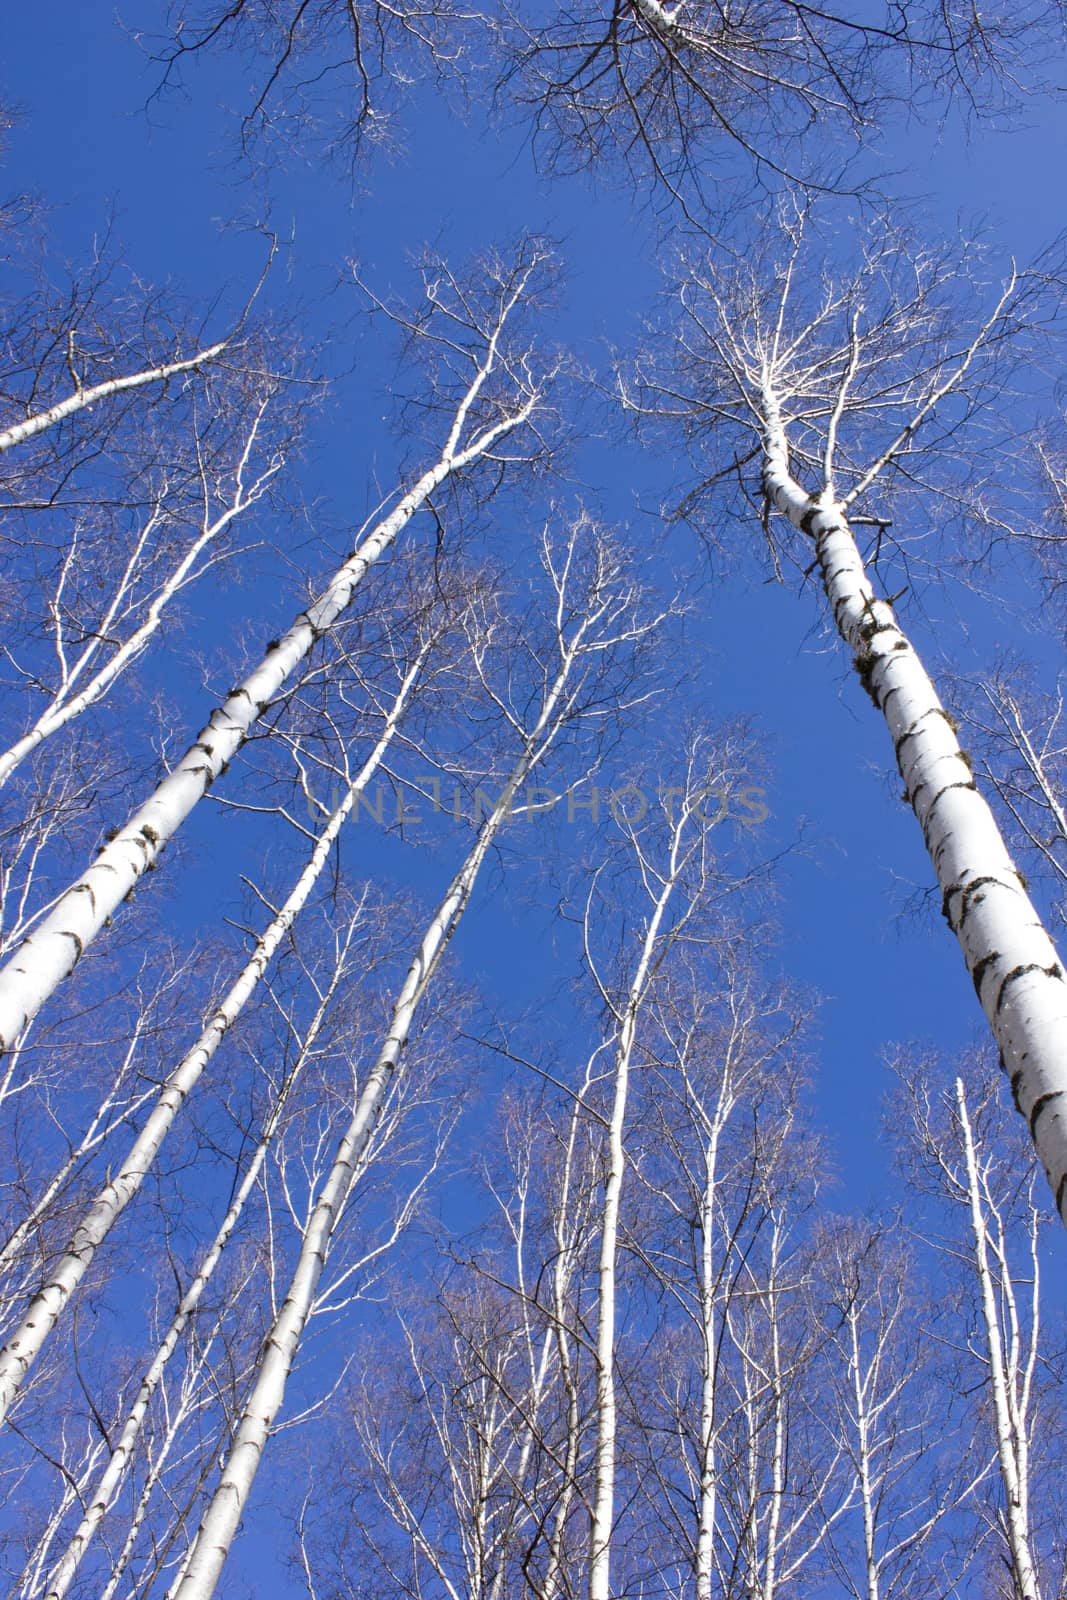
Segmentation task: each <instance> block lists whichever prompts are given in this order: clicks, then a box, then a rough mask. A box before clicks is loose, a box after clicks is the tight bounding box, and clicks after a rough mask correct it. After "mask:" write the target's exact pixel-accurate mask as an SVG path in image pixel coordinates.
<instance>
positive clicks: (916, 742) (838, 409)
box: [623, 203, 1067, 1220]
mask: <svg viewBox="0 0 1067 1600" xmlns="http://www.w3.org/2000/svg"><path fill="white" fill-rule="evenodd" d="M809 223H810V213H809V210H808V208H807V207H800V208H797V207H794V206H793V205H792V204H791V203H790V204H788V205H787V207H786V209H785V211H784V213H783V214H782V216H781V217H780V228H779V231H778V234H777V238H776V239H775V240H773V241H772V242H770V243H768V245H767V246H766V247H765V248H764V250H763V251H762V253H761V252H760V251H759V250H754V251H748V252H746V253H745V254H744V255H743V256H742V257H739V258H737V259H734V260H729V261H728V263H727V262H724V261H723V260H722V259H721V258H719V259H713V260H712V261H710V262H704V263H703V264H701V263H699V262H697V263H695V264H694V265H693V268H692V271H691V272H690V273H689V275H688V276H687V277H686V280H685V282H684V284H683V287H682V290H681V302H682V319H683V320H682V328H681V331H680V333H679V334H678V346H677V366H676V372H675V375H674V376H673V377H671V378H666V379H664V380H657V379H655V378H653V380H652V382H651V391H652V392H651V394H650V395H648V396H647V397H646V398H642V397H641V391H640V390H637V389H633V390H631V389H629V388H627V387H626V385H625V384H624V388H623V396H624V400H625V401H626V403H627V404H629V405H630V406H632V407H633V408H634V409H636V410H643V409H648V410H655V409H658V410H659V413H660V415H661V416H667V417H671V418H673V419H674V420H675V421H676V422H681V423H682V424H683V425H685V426H687V427H688V428H689V429H690V430H691V432H692V436H693V439H694V442H695V444H696V445H697V446H698V448H700V449H701V450H704V449H706V446H707V443H708V439H709V436H711V437H717V436H718V434H719V433H722V434H724V435H725V436H726V438H727V439H728V441H729V443H728V444H727V447H726V452H724V454H723V455H720V456H719V458H718V460H717V461H716V463H715V465H714V466H713V468H712V470H711V472H710V473H708V474H707V475H706V476H705V478H704V480H703V482H702V484H701V486H700V488H699V489H698V490H697V491H695V492H694V493H693V494H692V495H691V496H690V498H689V501H688V503H687V509H688V510H689V511H690V512H692V513H694V514H695V513H696V512H697V510H698V508H699V506H700V504H701V503H702V500H703V498H704V496H705V495H707V494H708V493H710V491H711V487H712V485H713V483H714V482H715V481H716V478H717V477H718V478H722V477H729V476H730V475H731V474H732V473H733V472H734V471H736V470H737V468H738V466H739V465H741V464H744V463H746V462H748V461H755V462H758V464H759V469H760V481H761V486H762V491H763V503H764V522H765V527H766V528H767V536H768V538H769V539H772V541H773V539H774V538H775V537H776V533H775V531H774V529H775V528H776V525H777V523H778V522H779V521H780V522H781V523H784V524H785V526H786V528H787V529H788V535H787V545H786V551H787V554H788V556H789V558H790V559H791V560H793V561H795V562H796V564H797V566H798V568H799V569H801V570H806V569H808V568H809V566H810V569H811V570H815V571H817V572H818V573H819V576H820V579H821V582H822V587H823V591H824V594H825V597H826V603H827V606H828V608H829V613H830V617H831V618H832V621H833V624H834V627H835V628H836V630H837V632H838V634H839V635H840V638H841V640H842V641H843V642H844V644H845V645H846V647H847V648H848V649H849V650H850V651H851V652H852V656H853V661H854V665H855V669H856V672H857V674H858V676H859V678H860V682H861V683H862V685H863V687H864V688H865V690H866V691H867V693H868V694H869V696H870V698H871V700H872V702H873V704H874V706H875V708H876V709H877V710H878V711H879V712H880V713H881V715H882V716H883V717H884V719H885V722H886V726H887V728H888V730H889V733H890V736H891V738H892V741H893V750H894V754H895V756H896V760H897V765H898V768H899V771H900V775H901V777H902V779H903V781H904V785H905V798H906V801H907V803H908V804H909V805H910V806H911V808H912V810H913V811H914V813H915V816H916V819H917V821H918V823H919V825H920V827H921V829H922V833H923V839H924V842H925V844H926V848H927V851H928V854H929V857H930V861H931V864H932V865H933V868H934V870H935V873H936V875H937V881H938V884H939V886H940V889H941V893H942V902H943V907H944V914H945V918H946V920H947V922H948V924H949V926H950V928H951V929H952V931H953V933H954V934H955V936H956V938H957V939H958V941H959V944H960V948H961V950H962V952H963V955H964V958H965V960H966V963H967V968H968V971H969V973H970V975H971V978H972V981H973V983H974V987H975V990H976V992H977V994H978V996H979V999H980V1001H981V1004H982V1007H983V1009H984V1011H985V1014H986V1017H987V1020H988V1022H989V1024H990V1027H991V1029H992V1031H993V1034H994V1036H995V1038H996V1040H997V1043H998V1045H999V1046H1000V1051H1001V1055H1002V1058H1003V1061H1004V1065H1005V1070H1006V1072H1007V1075H1008V1078H1009V1080H1010V1083H1011V1089H1012V1093H1013V1096H1014V1098H1015V1102H1016V1104H1017V1106H1018V1107H1019V1109H1020V1111H1021V1112H1022V1114H1023V1115H1024V1116H1025V1117H1026V1118H1027V1121H1028V1123H1029V1126H1030V1129H1031V1133H1032V1135H1033V1138H1034V1142H1035V1144H1036V1146H1037V1149H1038V1152H1039V1154H1040V1155H1041V1158H1042V1161H1043V1163H1044V1166H1045V1170H1046V1172H1047V1174H1048V1178H1049V1182H1050V1184H1051V1186H1052V1191H1053V1194H1054V1195H1055V1196H1056V1201H1057V1205H1058V1206H1059V1207H1060V1209H1061V1212H1062V1214H1063V1216H1064V1218H1065V1220H1067V1112H1065V1106H1067V1101H1065V1100H1064V1098H1063V1097H1064V1095H1065V1093H1067V1074H1065V1072H1064V1067H1063V1060H1064V1050H1063V1044H1064V1040H1065V1038H1067V978H1065V975H1064V970H1063V967H1062V965H1061V963H1060V959H1059V956H1058V955H1057V953H1056V950H1055V948H1054V946H1053V944H1052V941H1051V939H1050V938H1049V936H1048V934H1047V932H1046V931H1045V928H1044V926H1043V925H1042V922H1041V919H1040V917H1039V915H1038V913H1037V911H1036V910H1035V908H1034V906H1033V904H1032V902H1031V900H1030V898H1029V896H1028V894H1027V891H1026V887H1025V885H1024V882H1023V879H1022V878H1021V876H1020V874H1019V872H1018V870H1017V868H1016V866H1015V863H1014V861H1013V860H1012V858H1011V855H1010V853H1009V851H1008V849H1007V847H1006V845H1005V843H1004V840H1003V838H1002V837H1001V834H1000V831H999V829H998V827H997V824H996V821H995V818H994V816H993V813H992V811H991V810H990V808H989V805H988V804H987V802H986V801H985V799H984V798H983V796H982V795H981V793H980V792H979V790H978V787H977V785H976V783H975V779H974V775H973V772H972V770H971V763H970V761H969V758H968V756H967V754H966V752H965V751H963V749H962V748H961V746H960V743H959V740H958V738H957V735H956V723H955V719H954V718H953V717H952V715H951V714H950V713H949V712H948V711H947V710H946V708H945V706H944V705H943V704H942V702H941V699H940V698H939V696H938V693H937V690H936V689H935V687H934V685H933V683H932V681H931V679H930V677H929V675H928V673H927V671H926V669H925V667H924V665H923V663H922V661H921V659H920V657H919V654H918V652H917V650H916V648H915V645H914V644H913V643H912V640H911V638H910V637H909V635H908V634H907V632H906V631H905V629H904V627H903V625H902V623H901V621H900V619H899V618H898V616H897V614H896V612H895V611H894V609H893V604H892V602H891V599H889V598H885V597H883V596H882V595H881V594H879V592H878V589H877V588H876V582H877V579H875V580H872V578H871V576H870V575H869V573H868V570H867V565H866V563H865V561H864V558H863V555H862V553H861V550H860V545H859V543H858V539H857V532H856V530H857V529H858V528H861V527H863V526H869V525H871V524H872V523H874V524H875V525H877V526H879V527H882V526H883V525H884V523H885V521H886V520H887V513H886V512H885V511H884V510H883V509H882V507H881V506H880V505H877V504H874V505H872V499H871V497H872V493H874V492H875V491H876V492H877V493H878V494H879V496H880V497H881V498H882V499H883V500H884V499H885V498H886V497H887V496H889V495H890V494H893V493H896V495H897V498H898V500H899V503H900V506H901V508H902V512H903V513H904V514H907V513H908V511H909V507H910V506H911V502H910V498H909V494H908V491H909V490H910V489H911V488H912V487H913V486H914V485H915V484H916V483H917V482H918V483H919V484H925V483H926V482H927V481H929V480H932V485H933V484H936V482H937V478H938V474H939V472H940V473H941V474H942V482H944V481H945V475H946V474H947V476H948V488H949V490H950V492H951V489H952V487H953V485H952V482H951V469H952V466H953V464H954V463H955V461H956V460H957V458H958V453H959V452H960V451H962V449H963V448H964V446H963V436H964V434H965V430H966V425H967V423H968V422H969V421H971V420H973V419H975V418H978V419H980V420H981V419H982V418H984V417H985V415H986V413H987V411H988V409H989V405H990V401H991V400H992V399H995V398H996V396H997V393H998V391H999V389H1000V387H1001V385H1002V383H1003V381H1004V368H1003V364H1002V362H1001V361H1000V360H999V357H1000V356H1001V354H1002V352H1003V351H1005V350H1007V349H1008V347H1009V346H1010V344H1011V342H1012V340H1013V339H1014V338H1016V337H1020V336H1021V335H1022V334H1023V333H1025V331H1026V330H1027V328H1028V327H1029V326H1030V325H1031V324H1032V322H1033V321H1034V320H1035V319H1037V318H1038V316H1039V310H1040V305H1041V297H1042V296H1043V294H1044V292H1045V283H1044V279H1043V277H1042V276H1041V275H1038V276H1037V277H1036V278H1035V279H1033V280H1031V279H1028V278H1025V277H1024V276H1022V275H1020V274H1019V273H1018V272H1016V271H1014V270H1013V271H1012V272H1011V273H1010V274H1009V278H1008V280H1007V282H1006V283H1005V284H1004V285H1003V286H1002V287H1001V288H1000V289H999V290H997V291H995V292H994V293H993V294H992V297H991V302H990V304H989V306H988V308H987V309H986V310H985V311H984V312H982V313H979V314H978V315H977V316H972V317H971V318H970V319H968V320H967V322H966V323H965V324H963V325H961V320H960V317H959V314H958V312H959V308H958V306H957V305H956V303H955V297H954V286H955V283H956V281H958V278H957V268H958V262H957V261H956V260H955V259H954V257H953V256H952V255H951V254H944V255H942V256H937V255H934V256H931V255H930V254H929V253H926V252H920V253H918V254H916V253H914V252H912V251H909V250H908V249H907V248H906V247H905V246H904V245H902V243H901V240H900V237H899V235H898V233H897V232H896V231H893V230H890V231H889V232H887V233H883V234H880V235H876V236H875V237H874V239H873V241H869V242H867V243H866V244H865V245H864V246H863V249H862V254H861V259H860V261H859V263H858V265H857V266H856V267H855V269H854V270H851V271H849V270H834V269H832V268H830V267H829V266H828V265H827V264H826V263H825V261H824V260H821V259H820V255H819V252H818V249H817V247H815V248H814V249H813V247H812V243H811V237H810V230H809ZM657 385H658V387H657ZM725 455H732V457H733V460H732V463H729V464H726V463H725V462H724V456H725ZM705 459H706V457H705ZM932 485H931V486H932ZM918 504H919V507H920V509H919V511H918V512H917V513H916V512H915V511H914V509H912V510H911V514H912V515H915V514H917V515H919V516H921V517H923V518H924V519H926V518H928V517H929V514H930V509H929V505H928V504H927V505H923V502H922V501H921V500H920V501H919V502H918ZM865 507H872V510H871V511H867V510H865V509H864V508H865ZM889 520H891V518H890V519H889ZM899 598H900V596H899V595H897V596H894V597H893V599H899Z"/></svg>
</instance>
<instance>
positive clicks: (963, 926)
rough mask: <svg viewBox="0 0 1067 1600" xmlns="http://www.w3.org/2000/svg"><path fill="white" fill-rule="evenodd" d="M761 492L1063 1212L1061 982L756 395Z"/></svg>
mask: <svg viewBox="0 0 1067 1600" xmlns="http://www.w3.org/2000/svg"><path fill="white" fill-rule="evenodd" d="M761 409H762V413H763V424H764V434H763V448H764V460H763V482H764V486H765V489H766V493H767V497H768V499H769V500H770V502H771V503H772V504H773V505H774V506H775V507H776V508H777V509H778V510H779V511H781V512H783V513H784V514H785V515H786V516H787V517H788V518H789V520H790V522H792V523H793V525H794V526H795V527H797V528H801V529H803V531H804V532H805V533H807V534H808V535H809V536H810V537H811V538H812V539H813V540H814V543H815V554H816V558H817V560H818V563H819V568H820V571H821V574H822V582H823V588H824V590H825V592H826V597H827V600H828V602H829V605H830V610H831V614H832V616H833V619H834V622H835V624H836V626H837V629H838V632H839V633H840V635H841V637H842V639H843V640H844V641H845V643H846V644H847V645H848V646H849V647H850V648H851V649H852V650H853V651H854V652H855V657H856V668H857V671H858V672H859V675H860V679H861V681H862V683H863V685H864V687H865V688H866V690H867V692H868V693H869V695H870V697H871V699H872V700H873V702H874V704H875V705H876V706H877V708H878V710H879V711H880V712H881V713H882V715H883V717H884V718H885V721H886V725H887V726H888V728H889V732H890V735H891V737H892V740H893V749H894V751H895V753H896V758H897V764H898V766H899V768H900V774H901V777H902V778H903V780H904V784H905V793H906V795H907V799H908V802H909V804H910V805H911V807H912V810H913V811H914V812H915V815H916V817H917V818H918V821H919V825H920V827H921V828H922V831H923V838H924V840H925V843H926V848H927V851H928V853H929V856H930V860H931V862H932V864H933V867H934V871H935V873H936V874H937V880H938V883H939V885H940V887H941V892H942V906H943V909H944V914H945V918H946V920H947V922H948V924H949V926H950V927H951V929H952V931H953V933H954V934H955V935H956V938H957V939H958V941H959V944H960V948H961V950H962V951H963V956H964V959H965V961H966V963H967V968H968V971H969V972H970V974H971V979H972V981H973V983H974V987H975V990H976V992H977V994H978V998H979V1000H980V1001H981V1004H982V1009H983V1010H984V1012H985V1014H986V1017H987V1019H988V1021H989V1025H990V1027H991V1028H992V1030H993V1034H994V1037H995V1038H996V1041H997V1044H998V1045H999V1047H1000V1054H1001V1060H1002V1062H1003V1064H1004V1070H1005V1072H1006V1073H1007V1075H1008V1078H1009V1081H1010V1083H1011V1089H1012V1094H1013V1096H1014V1098H1015V1104H1016V1105H1017V1106H1018V1108H1019V1110H1020V1112H1021V1113H1022V1115H1023V1116H1024V1117H1025V1118H1026V1120H1027V1123H1028V1125H1029V1128H1030V1133H1031V1137H1032V1138H1033V1141H1034V1144H1035V1145H1036V1147H1037V1152H1038V1155H1039V1156H1040V1157H1041V1161H1042V1163H1043V1165H1044V1168H1045V1172H1046V1174H1047V1176H1048V1180H1049V1183H1050V1185H1051V1187H1052V1192H1053V1195H1054V1196H1055V1200H1056V1206H1057V1208H1058V1210H1059V1212H1060V1215H1061V1217H1062V1218H1063V1219H1064V1221H1065V1222H1067V978H1065V975H1064V970H1063V966H1062V964H1061V962H1060V958H1059V955H1058V954H1057V952H1056V949H1055V946H1054V945H1053V943H1052V940H1051V939H1050V937H1049V935H1048V933H1047V932H1046V931H1045V928H1044V927H1043V926H1042V923H1041V919H1040V917H1039V916H1038V913H1037V911H1036V910H1035V908H1034V905H1033V902H1032V901H1031V900H1030V898H1029V896H1028V894H1027V893H1026V889H1025V887H1024V883H1023V879H1022V878H1021V876H1020V874H1019V872H1018V870H1017V868H1016V866H1015V863H1014V862H1013V860H1012V858H1011V856H1010V854H1009V853H1008V850H1007V847H1006V845H1005V843H1004V840H1003V839H1002V837H1001V835H1000V830H999V829H998V827H997V824H996V820H995V818H994V816H993V813H992V811H991V810H990V809H989V806H988V805H987V804H986V802H985V800H984V799H983V798H982V796H981V795H980V794H979V792H978V789H977V787H976V785H975V781H974V777H973V775H972V772H971V768H970V765H969V763H968V761H967V760H966V759H965V757H964V755H963V752H962V751H961V749H960V745H959V741H958V740H957V738H956V734H955V723H954V721H953V719H952V718H951V717H950V716H949V714H948V712H947V711H946V710H945V708H944V706H943V705H942V703H941V701H940V699H939V698H938V695H937V691H936V690H935V688H934V686H933V684H932V682H931V681H930V678H929V677H928V675H927V673H926V670H925V668H924V667H923V665H922V662H921V661H920V659H919V656H918V654H917V653H916V650H915V648H914V646H913V645H912V643H911V641H910V640H909V639H908V637H907V635H906V634H905V633H904V631H903V629H902V628H901V627H900V624H899V623H898V622H897V619H896V616H895V615H894V612H893V609H892V607H891V606H890V605H889V603H888V602H887V601H885V600H879V599H878V598H876V596H875V593H874V590H873V588H872V586H871V583H870V580H869V578H868V577H867V573H866V571H865V569H864V565H863V560H862V557H861V556H860V553H859V549H858V547H857V545H856V541H855V538H854V536H853V534H852V530H851V528H850V527H849V525H848V520H847V518H846V516H845V514H844V511H843V510H842V508H841V507H840V505H838V504H837V502H836V501H835V500H834V499H833V497H832V495H831V494H830V493H829V492H827V493H825V494H819V495H813V496H812V495H807V494H805V492H804V490H803V489H802V488H801V487H800V485H799V484H798V483H797V481H796V479H795V478H794V477H793V476H792V474H791V473H790V470H789V451H788V444H787V440H786V434H785V427H784V424H783V422H782V418H781V414H780V411H779V408H778V403H777V400H776V398H775V396H774V395H773V393H770V392H769V391H766V390H765V391H764V393H763V396H762V405H761Z"/></svg>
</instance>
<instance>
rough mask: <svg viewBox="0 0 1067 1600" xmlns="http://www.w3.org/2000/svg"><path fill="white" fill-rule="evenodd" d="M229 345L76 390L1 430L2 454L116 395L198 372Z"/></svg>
mask: <svg viewBox="0 0 1067 1600" xmlns="http://www.w3.org/2000/svg"><path fill="white" fill-rule="evenodd" d="M228 344H229V340H228V339H223V340H222V341H221V342H220V343H219V344H213V345H209V346H208V348H207V349H206V350H199V351H198V352H197V353H196V355H195V356H190V357H189V358H188V360H186V361H170V362H168V363H167V364H166V365H165V366H162V367H147V368H146V369H145V370H144V371H143V372H131V373H128V374H127V375H126V376H125V377H123V378H108V379H106V380H105V382H103V383H94V384H93V385H91V387H90V388H88V389H75V391H74V393H73V394H70V395H68V396H67V398H66V399H65V400H58V401H57V402H56V404H55V405H54V406H49V407H48V409H47V410H46V411H38V412H37V414H36V415H35V416H32V417H27V418H26V419H25V421H23V422H15V423H12V425H11V427H9V428H3V429H0V455H3V453H4V451H5V450H13V449H14V447H15V446H16V445H19V444H25V443H26V441H27V439H35V438H36V437H37V435H38V434H39V433H45V432H46V431H47V430H48V429H49V428H54V427H55V426H56V424H57V423H59V422H63V421H64V420H65V419H66V418H67V417H72V416H73V415H74V413H75V412H76V411H84V410H85V408H86V406H93V405H97V404H98V403H99V402H100V401H101V400H108V399H110V398H111V396H112V395H116V394H126V393H127V391H128V390H130V389H143V388H145V387H146V386H147V385H148V384H151V383H165V382H166V380H167V379H168V378H175V377H177V376H178V375H179V374H180V373H183V372H195V371H196V369H197V367H203V366H206V365H207V363H208V362H209V361H214V360H215V359H216V357H217V356H220V355H221V354H222V352H223V351H224V350H225V348H226V346H227V345H228Z"/></svg>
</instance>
